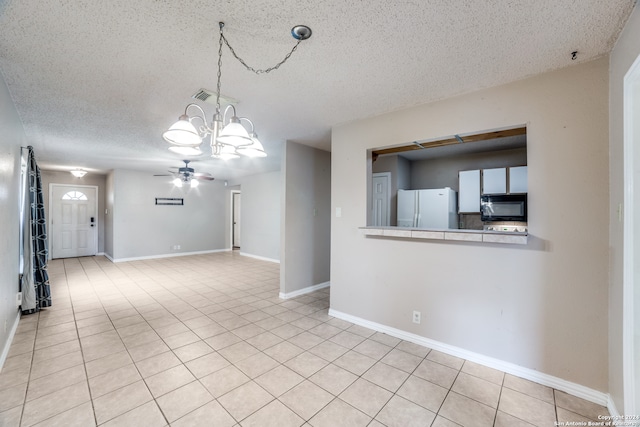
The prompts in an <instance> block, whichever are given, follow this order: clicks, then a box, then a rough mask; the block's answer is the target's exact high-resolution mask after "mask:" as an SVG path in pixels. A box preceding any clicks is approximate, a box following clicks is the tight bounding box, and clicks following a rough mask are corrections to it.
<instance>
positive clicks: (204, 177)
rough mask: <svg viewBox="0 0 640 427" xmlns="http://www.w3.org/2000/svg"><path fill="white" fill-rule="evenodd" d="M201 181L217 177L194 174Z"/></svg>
mask: <svg viewBox="0 0 640 427" xmlns="http://www.w3.org/2000/svg"><path fill="white" fill-rule="evenodd" d="M194 178H195V179H197V180H199V181H213V180H214V179H215V178H214V177H212V176H194Z"/></svg>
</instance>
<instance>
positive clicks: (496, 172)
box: [482, 168, 507, 194]
mask: <svg viewBox="0 0 640 427" xmlns="http://www.w3.org/2000/svg"><path fill="white" fill-rule="evenodd" d="M506 193H507V168H495V169H483V170H482V194H506Z"/></svg>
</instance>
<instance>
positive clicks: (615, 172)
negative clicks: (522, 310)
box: [609, 7, 640, 414]
mask: <svg viewBox="0 0 640 427" xmlns="http://www.w3.org/2000/svg"><path fill="white" fill-rule="evenodd" d="M638 40H640V11H639V10H638V8H637V7H636V8H635V10H634V11H633V13H632V15H631V17H630V18H629V20H628V21H627V24H626V26H625V28H624V31H623V32H622V34H621V35H620V38H619V39H618V41H617V43H616V46H615V48H614V50H613V52H612V53H611V59H610V66H609V75H610V80H609V81H610V83H609V91H610V94H609V102H610V105H609V108H610V111H609V138H610V147H609V165H610V166H609V169H610V174H609V180H610V183H609V191H610V199H611V202H610V204H609V206H610V207H609V218H610V223H609V242H610V247H611V252H610V271H611V274H610V281H611V285H610V289H609V392H610V394H611V397H612V398H613V401H614V403H615V405H616V407H617V409H618V411H619V412H620V413H621V414H625V413H628V412H626V411H625V408H624V398H623V396H624V393H623V379H624V375H623V367H622V296H623V295H622V255H623V251H622V250H623V249H622V248H623V246H622V245H623V236H624V229H623V225H622V223H621V222H620V221H619V220H618V212H617V210H618V205H619V204H621V203H624V202H625V200H624V195H623V190H624V182H623V178H624V177H623V174H624V167H623V164H624V162H623V159H624V152H623V140H624V127H623V117H624V112H623V99H624V97H623V82H624V76H625V74H626V73H627V71H628V70H629V68H630V67H631V65H632V64H633V62H634V61H635V60H636V58H638V55H640V44H639V43H638ZM635 194H636V197H637V194H638V191H637V190H636V191H635ZM636 333H637V332H636ZM638 398H640V397H638ZM638 406H640V405H638Z"/></svg>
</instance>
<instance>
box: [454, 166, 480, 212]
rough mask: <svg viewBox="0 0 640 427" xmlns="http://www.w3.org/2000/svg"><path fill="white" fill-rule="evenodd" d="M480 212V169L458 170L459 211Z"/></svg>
mask: <svg viewBox="0 0 640 427" xmlns="http://www.w3.org/2000/svg"><path fill="white" fill-rule="evenodd" d="M477 212H480V170H478V169H476V170H471V171H460V172H458V213H477Z"/></svg>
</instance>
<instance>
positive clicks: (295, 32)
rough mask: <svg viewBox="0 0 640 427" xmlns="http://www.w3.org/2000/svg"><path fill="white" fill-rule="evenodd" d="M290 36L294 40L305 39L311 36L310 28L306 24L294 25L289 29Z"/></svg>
mask: <svg viewBox="0 0 640 427" xmlns="http://www.w3.org/2000/svg"><path fill="white" fill-rule="evenodd" d="M291 36H292V37H293V38H294V39H296V40H306V39H308V38H309V37H311V28H309V27H307V26H306V25H296V26H295V27H293V28H292V29H291Z"/></svg>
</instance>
